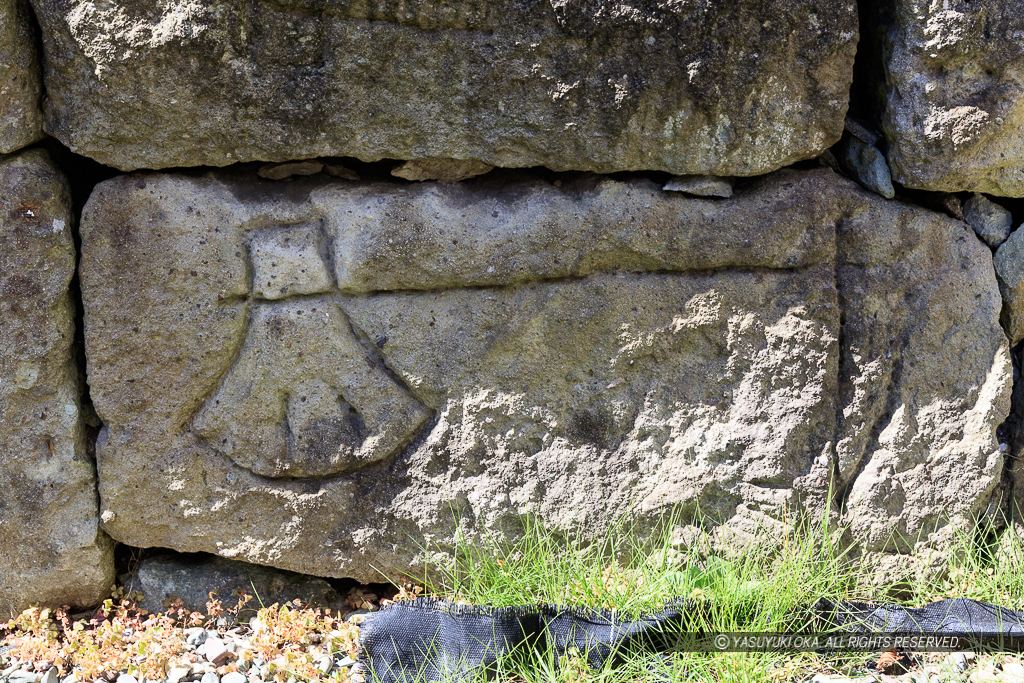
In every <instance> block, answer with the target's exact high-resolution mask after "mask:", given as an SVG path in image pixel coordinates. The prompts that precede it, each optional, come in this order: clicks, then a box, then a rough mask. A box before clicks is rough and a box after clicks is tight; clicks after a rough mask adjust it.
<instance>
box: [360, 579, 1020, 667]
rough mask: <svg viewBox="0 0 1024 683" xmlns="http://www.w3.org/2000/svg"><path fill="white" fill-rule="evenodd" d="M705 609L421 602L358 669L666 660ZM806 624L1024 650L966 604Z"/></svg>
mask: <svg viewBox="0 0 1024 683" xmlns="http://www.w3.org/2000/svg"><path fill="white" fill-rule="evenodd" d="M706 608H707V605H704V604H702V603H697V602H692V601H679V602H674V603H670V604H668V605H667V606H666V607H665V609H664V610H662V611H660V612H658V613H655V614H651V615H647V616H642V617H638V618H627V617H624V616H623V615H622V614H619V613H616V612H615V611H611V610H592V609H586V608H578V607H554V606H523V607H509V608H500V609H497V608H487V607H476V606H466V605H455V604H452V603H447V602H444V601H440V600H435V599H431V598H420V599H418V600H416V601H414V602H395V603H391V604H389V605H387V606H386V607H384V609H382V610H381V611H380V612H379V613H377V614H376V615H374V618H373V619H372V621H371V622H370V623H369V624H368V626H367V627H365V628H364V632H363V635H362V644H361V645H362V647H361V650H360V654H359V660H360V663H361V665H362V666H363V667H365V669H366V675H367V680H368V681H379V682H380V683H412V682H413V681H442V680H443V681H457V680H462V679H465V678H468V677H470V676H472V675H475V674H477V673H479V672H480V671H481V670H486V669H489V668H492V667H493V666H494V664H495V663H496V661H497V660H498V658H500V657H505V656H510V655H513V656H514V653H516V652H517V651H519V652H523V651H525V650H526V649H531V648H532V649H536V648H540V647H547V646H550V649H551V651H552V652H553V653H554V657H555V662H554V664H555V665H557V658H558V657H560V656H564V655H565V653H567V652H570V651H576V652H578V653H580V654H581V655H583V656H585V657H586V658H587V661H588V663H589V664H590V666H592V667H595V668H597V667H600V666H602V665H604V664H605V663H607V662H608V661H609V660H613V661H614V658H616V657H618V656H624V655H625V654H626V653H636V652H638V651H644V652H647V653H650V654H658V653H664V652H669V651H672V650H673V649H675V648H677V647H678V646H679V644H680V643H681V642H683V641H684V640H687V641H688V642H692V638H695V637H700V636H702V635H707V634H701V633H695V632H691V631H687V629H686V624H687V623H693V622H694V619H693V617H694V616H696V615H694V614H692V612H693V611H695V610H698V611H699V610H703V609H706ZM806 616H807V619H806V623H807V628H808V629H811V630H814V631H819V632H820V631H828V632H832V633H844V634H874V633H898V634H905V635H915V634H919V635H941V636H962V637H965V638H974V639H976V642H987V643H993V642H994V643H995V645H1000V644H1005V645H1007V646H1011V645H1013V646H1015V649H1020V646H1022V645H1024V612H1014V611H1012V610H1008V609H1004V608H1002V607H997V606H995V605H990V604H987V603H982V602H976V601H974V600H967V599H965V598H956V599H951V600H941V601H939V602H935V603H932V604H930V605H926V606H924V607H918V608H909V607H899V606H896V605H873V604H868V603H859V602H831V601H828V600H819V601H818V602H817V603H815V605H813V606H812V607H811V608H810V609H809V610H808V613H807V615H806ZM688 617H690V618H688ZM1003 638H1007V639H1009V640H1005V641H1004V640H1003ZM993 639H995V640H994V641H993ZM1013 639H1016V640H1013ZM1011 641H1012V642H1011Z"/></svg>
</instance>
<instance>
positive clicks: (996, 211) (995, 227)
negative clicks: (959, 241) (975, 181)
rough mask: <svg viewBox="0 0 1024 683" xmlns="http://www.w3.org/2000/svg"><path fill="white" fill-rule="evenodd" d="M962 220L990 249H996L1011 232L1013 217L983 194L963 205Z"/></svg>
mask: <svg viewBox="0 0 1024 683" xmlns="http://www.w3.org/2000/svg"><path fill="white" fill-rule="evenodd" d="M964 220H965V221H966V222H967V225H969V226H971V227H972V228H974V232H976V233H978V237H980V238H981V239H982V240H984V242H985V244H987V245H988V246H990V247H998V246H999V245H1001V244H1002V243H1003V242H1005V241H1006V238H1008V237H1009V236H1010V232H1011V231H1012V230H1013V215H1012V214H1011V213H1010V212H1009V211H1007V210H1006V209H1004V208H1003V207H1001V206H1000V205H998V204H996V203H995V202H993V201H992V200H990V199H989V198H988V197H986V196H985V195H983V194H974V195H972V196H971V198H970V199H968V200H967V201H966V202H965V203H964Z"/></svg>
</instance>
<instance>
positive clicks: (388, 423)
mask: <svg viewBox="0 0 1024 683" xmlns="http://www.w3.org/2000/svg"><path fill="white" fill-rule="evenodd" d="M325 250H326V238H325V236H324V235H323V233H322V231H321V229H320V227H319V226H318V225H300V226H289V227H280V228H270V229H265V230H261V231H258V232H256V233H254V234H253V236H252V238H251V242H250V251H249V255H250V259H251V267H252V283H251V288H252V298H253V300H254V301H253V303H252V304H251V307H252V308H251V312H250V319H249V328H248V332H247V334H246V337H245V341H244V342H243V345H242V349H241V352H240V353H239V356H238V359H237V360H236V361H235V363H234V365H232V367H231V369H230V370H229V371H228V373H227V375H226V376H225V378H224V380H223V382H222V383H221V386H220V388H219V389H218V390H217V392H216V393H215V394H214V395H213V396H212V397H211V398H210V399H209V400H207V401H206V403H205V404H204V405H203V407H202V408H201V409H200V410H199V412H198V413H197V414H196V416H195V418H194V420H193V429H194V431H195V432H196V433H197V434H199V435H200V436H201V437H203V438H204V439H206V440H207V441H208V442H209V443H210V445H211V446H212V447H213V448H214V449H216V450H217V451H219V452H221V453H224V454H225V455H227V456H229V457H230V458H231V459H232V460H234V461H235V462H236V463H238V464H239V465H241V466H242V467H245V468H246V469H249V470H251V471H253V472H255V473H256V474H260V475H263V476H267V477H324V476H329V475H334V474H342V473H345V472H351V471H353V470H357V469H359V468H360V467H363V466H365V465H367V464H369V463H373V462H377V461H379V460H382V459H385V458H387V457H389V456H391V455H392V454H394V453H395V452H396V451H397V450H398V449H399V448H401V447H402V446H403V445H404V444H406V443H407V442H408V441H409V440H410V439H411V438H412V436H413V435H415V434H416V432H417V431H419V429H420V427H422V426H423V424H424V423H425V422H426V421H427V419H428V418H429V417H430V411H429V410H428V409H427V408H426V406H424V405H423V404H422V403H420V402H419V401H418V400H417V399H416V398H415V397H414V396H412V394H410V393H409V391H408V390H407V389H406V388H405V387H404V386H403V385H402V384H401V383H400V382H399V381H398V380H396V379H395V378H394V376H393V375H392V374H391V373H390V371H389V370H388V369H387V367H386V366H385V365H384V361H383V359H382V358H381V357H380V355H379V354H378V353H377V352H376V350H369V349H368V348H366V347H364V346H363V345H362V344H360V342H359V340H358V339H357V337H358V336H364V337H365V335H362V333H361V332H360V331H358V330H356V329H355V328H353V326H352V323H351V322H350V321H349V319H348V317H347V316H346V315H345V312H344V311H343V310H342V308H341V307H340V306H339V305H338V304H337V302H336V301H334V300H333V299H334V297H331V296H329V295H328V296H319V297H304V298H301V299H295V298H293V299H291V300H285V301H282V299H285V298H286V297H293V296H297V295H308V294H324V293H328V292H330V291H331V290H332V289H333V283H332V282H331V277H330V271H329V270H328V267H327V255H326V251H325ZM243 415H244V416H245V419H244V420H242V419H239V418H240V416H243Z"/></svg>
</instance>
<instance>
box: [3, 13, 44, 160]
mask: <svg viewBox="0 0 1024 683" xmlns="http://www.w3.org/2000/svg"><path fill="white" fill-rule="evenodd" d="M36 57H37V56H36V37H35V34H34V32H33V30H32V25H31V24H30V22H29V8H28V1H27V0H0V154H3V153H7V152H14V151H16V150H18V149H21V148H22V147H25V146H27V145H30V144H32V143H33V142H35V141H36V140H39V139H40V138H41V137H43V112H42V109H41V108H40V98H41V97H42V79H41V73H40V69H39V63H38V61H37V58H36Z"/></svg>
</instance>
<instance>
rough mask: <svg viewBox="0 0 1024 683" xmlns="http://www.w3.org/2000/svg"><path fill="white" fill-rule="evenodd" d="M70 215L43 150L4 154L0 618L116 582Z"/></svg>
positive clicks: (79, 597)
mask: <svg viewBox="0 0 1024 683" xmlns="http://www.w3.org/2000/svg"><path fill="white" fill-rule="evenodd" d="M72 220H73V217H72V214H71V197H70V193H69V191H68V188H67V185H66V183H65V181H64V178H63V177H62V176H61V175H60V172H59V171H58V170H57V169H56V167H55V166H54V165H53V164H52V163H51V162H50V160H49V158H48V157H47V156H46V154H45V153H43V152H40V151H30V152H24V153H22V154H19V155H16V156H11V157H6V158H2V159H0V328H2V329H3V334H0V435H2V436H0V464H2V467H0V488H2V490H3V492H4V493H3V496H0V619H3V618H5V617H6V615H7V614H9V613H10V612H12V611H18V610H20V609H23V608H25V607H28V606H29V605H30V604H32V603H36V602H43V603H46V604H55V605H61V604H70V605H78V606H83V605H89V604H91V603H94V602H97V601H98V600H100V599H102V598H103V597H104V596H105V595H107V594H109V593H108V592H109V590H110V587H111V586H112V585H113V557H112V553H111V545H110V540H109V539H108V538H107V537H106V536H105V535H104V534H103V533H102V532H101V531H100V530H99V519H98V515H99V512H98V507H97V506H98V502H97V498H96V473H95V469H94V466H93V462H92V460H91V459H90V458H89V457H88V456H87V454H86V450H85V425H84V424H83V422H82V418H81V415H80V412H79V407H80V405H79V385H78V370H77V366H76V364H75V361H74V354H73V352H72V339H73V337H74V305H73V304H72V301H71V296H70V294H69V292H68V285H69V283H70V281H71V276H72V274H73V273H74V270H75V250H74V245H73V243H72V240H71V227H72V224H71V222H72Z"/></svg>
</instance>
